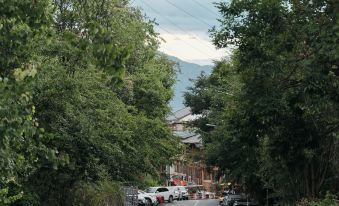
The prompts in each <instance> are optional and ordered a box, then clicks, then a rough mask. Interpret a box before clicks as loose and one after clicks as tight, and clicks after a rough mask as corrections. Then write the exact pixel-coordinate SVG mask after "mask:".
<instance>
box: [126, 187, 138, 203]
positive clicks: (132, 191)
mask: <svg viewBox="0 0 339 206" xmlns="http://www.w3.org/2000/svg"><path fill="white" fill-rule="evenodd" d="M123 191H124V194H125V202H124V206H138V188H137V187H133V186H131V187H123Z"/></svg>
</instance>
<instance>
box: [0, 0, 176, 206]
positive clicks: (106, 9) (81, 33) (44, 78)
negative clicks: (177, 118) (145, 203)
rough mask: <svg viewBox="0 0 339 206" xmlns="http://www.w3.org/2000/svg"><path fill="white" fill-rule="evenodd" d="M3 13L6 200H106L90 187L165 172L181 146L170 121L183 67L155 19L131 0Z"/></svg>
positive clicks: (14, 5)
mask: <svg viewBox="0 0 339 206" xmlns="http://www.w3.org/2000/svg"><path fill="white" fill-rule="evenodd" d="M0 11H1V12H0V15H1V19H0V34H1V35H0V46H1V48H0V54H1V55H0V56H1V57H0V80H1V81H0V92H1V99H0V154H1V160H0V172H1V178H0V204H2V205H3V204H4V205H31V206H32V205H63V206H64V205H75V204H78V205H81V204H82V203H81V202H77V201H80V200H83V201H84V202H86V201H89V202H91V201H93V202H95V203H93V204H95V205H98V204H102V205H105V202H104V200H103V199H105V198H103V199H100V198H101V196H98V197H97V198H94V197H93V198H94V199H91V200H89V199H86V198H85V199H84V197H83V196H82V195H84V192H88V193H90V192H94V193H95V194H99V193H101V192H107V193H108V194H111V195H113V196H114V194H118V193H119V191H116V190H118V189H119V184H123V183H124V182H134V183H135V184H138V183H139V182H141V181H142V180H143V177H144V176H146V175H152V176H155V177H159V176H160V175H161V174H160V172H161V171H160V168H161V167H163V166H164V165H166V164H169V163H171V158H172V157H174V156H175V155H176V154H178V153H180V145H179V142H178V140H177V139H176V138H175V137H174V136H173V135H172V133H171V132H170V129H169V128H168V127H167V125H166V123H165V121H164V120H165V116H166V115H167V114H168V112H169V110H170V109H169V106H168V103H169V101H170V99H171V98H172V96H173V91H172V87H173V84H174V83H175V73H176V65H175V64H174V63H173V62H172V61H170V60H168V59H167V58H166V57H165V56H164V55H162V54H159V53H158V52H157V48H158V46H159V42H160V39H159V38H158V34H157V33H155V32H154V30H153V25H154V24H153V22H149V21H147V20H146V19H145V17H144V16H143V15H142V14H141V12H140V11H139V10H138V9H136V8H132V7H130V6H129V4H128V1H125V0H109V1H107V0H99V1H98V0H89V1H80V0H66V1H59V0H43V1H32V0H24V1H21V0H20V1H19V0H18V1H2V2H0ZM113 190H114V191H115V192H117V193H114V192H113V193H112V191H113ZM77 195H78V196H77ZM91 195H93V194H91ZM88 198H90V196H88ZM74 201H76V202H77V203H75V202H74ZM119 201H120V200H119ZM98 202H99V203H98ZM84 204H86V205H87V204H89V203H84Z"/></svg>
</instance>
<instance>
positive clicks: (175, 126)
mask: <svg viewBox="0 0 339 206" xmlns="http://www.w3.org/2000/svg"><path fill="white" fill-rule="evenodd" d="M198 118H200V116H199V115H194V114H192V112H191V109H190V108H189V107H185V108H183V109H181V110H178V111H176V112H174V113H172V114H171V115H170V116H168V117H167V119H166V120H167V124H168V126H169V127H170V128H171V129H172V131H173V134H174V135H175V136H177V137H179V138H180V140H181V142H182V143H183V144H184V145H186V150H185V152H184V154H183V155H182V157H181V158H179V159H178V160H176V161H175V163H174V164H173V165H171V166H167V167H166V173H167V177H168V180H167V184H168V185H202V186H203V187H204V188H205V190H207V191H210V190H211V187H212V186H213V183H214V182H215V177H216V173H217V171H218V168H216V167H213V168H207V166H206V165H205V163H204V157H203V155H204V146H203V141H202V139H201V137H200V134H198V133H196V132H195V131H194V128H192V127H191V126H190V125H189V123H190V122H191V121H194V120H196V119H198Z"/></svg>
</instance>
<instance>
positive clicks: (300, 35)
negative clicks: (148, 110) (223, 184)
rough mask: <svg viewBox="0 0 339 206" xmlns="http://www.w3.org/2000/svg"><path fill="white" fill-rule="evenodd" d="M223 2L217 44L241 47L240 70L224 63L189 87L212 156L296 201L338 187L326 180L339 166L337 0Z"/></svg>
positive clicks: (235, 62)
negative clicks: (224, 66) (228, 68)
mask: <svg viewBox="0 0 339 206" xmlns="http://www.w3.org/2000/svg"><path fill="white" fill-rule="evenodd" d="M218 8H219V10H220V12H221V13H222V14H223V19H221V20H220V23H221V25H220V28H214V29H213V30H212V31H211V32H212V36H213V37H214V43H215V44H216V46H218V47H226V46H235V47H237V50H236V53H235V54H234V56H233V60H232V62H231V64H230V65H231V71H233V72H230V73H220V72H219V71H220V65H216V68H215V71H214V72H213V74H212V75H211V76H210V77H207V78H202V79H199V80H198V81H197V83H196V87H195V88H193V89H192V90H191V92H190V93H189V94H187V95H186V101H187V104H188V105H189V106H191V107H192V108H193V110H194V109H196V110H195V111H196V112H197V113H199V114H203V115H204V116H203V117H204V118H203V119H202V121H201V122H202V123H204V124H198V125H199V128H200V129H201V130H202V131H203V132H202V134H203V136H204V140H205V141H206V143H207V146H206V147H207V158H208V160H209V161H210V163H212V164H217V165H219V166H220V167H221V168H222V169H224V171H227V172H228V174H229V175H231V176H233V178H237V177H239V176H243V177H246V178H247V180H246V182H244V183H246V184H247V185H246V186H251V185H250V184H251V183H253V181H252V180H253V179H258V178H260V181H261V182H262V185H264V184H265V185H269V186H270V187H272V189H273V190H274V192H276V193H277V194H279V195H280V196H282V199H283V201H285V202H287V203H289V204H291V202H295V201H296V200H297V199H298V198H300V197H315V196H318V195H319V194H320V192H322V191H325V190H326V189H325V188H327V189H330V188H332V189H334V188H335V186H334V184H333V183H328V184H325V183H324V182H326V179H327V180H330V179H331V180H333V178H334V179H336V178H337V177H336V175H334V174H336V173H338V168H337V167H336V166H335V165H336V164H338V158H337V155H336V152H334V151H335V150H337V148H338V140H337V139H336V138H335V136H336V135H333V134H337V133H338V127H337V126H334V125H338V123H339V122H338V121H339V119H338V116H339V114H338V111H339V110H338V108H339V105H338V96H339V93H338V91H339V90H338V87H337V86H338V78H337V76H338V75H337V74H336V72H334V71H335V70H336V69H333V68H337V66H338V58H336V57H335V55H334V53H338V51H337V45H338V44H337V41H338V38H336V31H337V22H336V21H335V19H336V18H337V14H335V12H333V11H334V10H337V9H338V7H337V6H336V5H335V4H334V2H333V1H317V2H309V1H293V2H286V1H231V2H229V3H220V4H219V5H218ZM334 45H335V46H334ZM230 80H233V81H230ZM215 82H217V83H215ZM219 82H220V83H219ZM229 82H230V83H231V84H229ZM218 83H219V84H218ZM231 85H238V86H237V87H232V86H231ZM227 94H232V95H233V96H232V95H231V96H229V95H227ZM206 110H208V111H207V112H206ZM204 111H205V112H204ZM206 123H212V124H216V127H215V128H214V129H213V130H211V129H210V128H209V129H208V128H206V126H205V124H206ZM325 165H326V166H325ZM252 186H253V187H252V188H254V191H252V192H256V193H257V195H259V196H260V193H261V191H260V189H258V188H256V187H254V186H255V185H252ZM247 188H251V187H247Z"/></svg>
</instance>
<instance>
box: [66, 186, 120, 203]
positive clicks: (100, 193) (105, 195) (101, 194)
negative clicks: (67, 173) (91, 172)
mask: <svg viewBox="0 0 339 206" xmlns="http://www.w3.org/2000/svg"><path fill="white" fill-rule="evenodd" d="M123 200H124V195H123V192H122V190H121V187H120V185H119V184H118V183H116V182H112V181H109V180H102V181H99V182H97V183H85V184H84V183H80V184H78V185H77V186H76V188H75V189H74V198H73V200H72V202H73V204H72V205H74V206H85V205H86V206H122V205H123V202H124V201H123Z"/></svg>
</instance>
